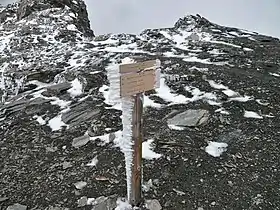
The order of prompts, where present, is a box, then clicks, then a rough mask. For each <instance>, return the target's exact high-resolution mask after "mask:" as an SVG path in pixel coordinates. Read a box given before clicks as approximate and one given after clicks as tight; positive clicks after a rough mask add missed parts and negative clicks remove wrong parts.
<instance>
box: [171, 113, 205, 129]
mask: <svg viewBox="0 0 280 210" xmlns="http://www.w3.org/2000/svg"><path fill="white" fill-rule="evenodd" d="M208 118H209V111H207V110H204V109H198V110H195V109H189V110H187V111H185V112H182V113H179V114H177V115H175V116H174V117H172V118H170V119H168V120H167V123H168V124H169V125H176V126H187V127H195V126H200V125H202V124H203V123H205V122H207V120H208Z"/></svg>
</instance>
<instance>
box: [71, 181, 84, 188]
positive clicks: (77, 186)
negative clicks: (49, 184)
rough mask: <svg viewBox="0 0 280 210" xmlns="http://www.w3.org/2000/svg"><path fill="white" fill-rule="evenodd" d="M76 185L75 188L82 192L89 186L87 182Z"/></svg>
mask: <svg viewBox="0 0 280 210" xmlns="http://www.w3.org/2000/svg"><path fill="white" fill-rule="evenodd" d="M74 185H75V187H76V188H77V189H78V190H81V189H83V188H84V187H85V186H87V183H86V182H83V181H80V182H76V183H75V184H74Z"/></svg>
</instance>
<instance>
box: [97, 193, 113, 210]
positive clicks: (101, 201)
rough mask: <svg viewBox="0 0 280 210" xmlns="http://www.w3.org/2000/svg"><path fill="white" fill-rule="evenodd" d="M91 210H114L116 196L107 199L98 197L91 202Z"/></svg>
mask: <svg viewBox="0 0 280 210" xmlns="http://www.w3.org/2000/svg"><path fill="white" fill-rule="evenodd" d="M92 205H93V208H92V210H105V209H112V210H113V209H115V208H116V207H117V195H112V196H109V197H104V196H101V197H98V198H96V199H95V200H94V201H93V202H92Z"/></svg>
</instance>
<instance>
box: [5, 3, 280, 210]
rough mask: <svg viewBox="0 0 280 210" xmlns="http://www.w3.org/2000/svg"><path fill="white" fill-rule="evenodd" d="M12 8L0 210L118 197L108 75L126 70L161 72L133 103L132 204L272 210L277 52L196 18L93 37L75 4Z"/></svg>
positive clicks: (272, 45) (114, 109) (114, 114)
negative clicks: (136, 200) (136, 165)
mask: <svg viewBox="0 0 280 210" xmlns="http://www.w3.org/2000/svg"><path fill="white" fill-rule="evenodd" d="M20 2H21V4H19V3H15V4H13V5H8V6H7V7H5V9H4V10H2V11H1V12H0V23H1V25H0V69H1V71H0V96H1V103H0V128H1V129H0V136H1V138H0V160H1V161H0V180H1V182H0V206H1V208H3V209H6V208H7V207H8V206H11V205H13V204H14V203H20V204H22V205H25V206H26V207H28V209H48V210H50V209H55V207H57V208H60V209H67V208H68V209H79V208H80V209H83V208H84V209H87V208H88V209H90V208H94V204H92V205H87V202H88V203H90V202H89V201H90V199H89V198H100V197H101V196H105V197H107V198H109V197H110V196H112V195H115V196H113V200H114V199H116V198H117V197H125V196H126V180H125V166H124V157H123V154H122V153H121V151H120V149H121V148H120V145H119V139H120V138H121V131H122V124H121V117H122V110H121V109H120V104H119V103H111V102H110V99H109V97H108V95H109V94H110V81H109V74H108V72H112V71H116V72H117V71H118V66H119V64H121V63H125V62H127V61H128V60H130V61H131V59H133V60H134V61H135V62H137V61H139V62H140V61H144V60H150V59H160V60H161V64H162V67H161V72H162V75H161V85H160V88H159V89H156V90H153V91H148V92H146V93H145V95H144V110H145V112H144V123H145V124H144V143H143V145H145V147H144V148H145V150H144V151H143V152H144V154H143V156H144V157H145V158H144V165H143V167H144V168H143V170H144V189H145V190H144V192H143V193H144V197H145V198H146V199H152V198H155V199H158V200H159V203H160V204H161V205H162V207H163V209H168V210H172V209H198V208H200V209H201V208H202V209H236V208H237V209H250V208H251V209H253V208H255V209H261V208H262V209H277V208H278V207H279V204H280V201H279V190H278V188H277V186H278V185H277V183H279V181H280V180H279V178H278V176H277V173H278V168H279V161H277V160H278V158H277V157H278V153H279V141H278V139H279V132H278V131H277V130H278V125H279V120H280V119H279V113H280V106H279V104H280V103H279V102H280V101H279V94H280V90H279V83H280V81H279V78H280V59H279V58H280V42H279V39H277V38H273V37H269V36H264V35H261V34H256V33H252V32H248V31H244V30H242V29H237V28H230V27H223V26H220V25H217V24H215V23H211V22H210V21H208V20H207V19H205V18H203V17H200V16H199V15H192V16H186V17H182V18H181V19H179V20H178V21H177V22H176V23H175V24H174V26H173V27H170V28H159V29H146V30H143V31H142V32H141V33H140V34H139V35H134V34H125V33H121V34H105V35H99V36H95V35H94V32H93V31H92V30H91V29H90V28H89V20H88V17H87V13H86V12H85V11H84V10H83V9H82V10H79V9H75V8H76V6H75V5H84V3H83V1H81V0H76V1H64V0H53V1H51V2H54V4H55V5H56V6H55V7H53V6H50V5H49V2H50V1H44V0H40V1H34V0H29V1H28V0H21V1H20ZM40 2H41V3H42V2H43V3H44V2H46V4H43V5H40V4H39V3H40ZM57 2H60V3H61V2H64V4H65V5H66V4H68V6H61V4H56V3H57ZM67 2H68V3H67ZM69 2H70V3H71V4H69ZM74 2H77V4H75V3H74ZM33 3H34V4H33ZM30 5H31V6H30ZM46 5H47V6H46ZM33 6H35V8H36V9H37V10H39V11H37V10H34V11H33V9H31V10H32V12H31V13H29V12H27V13H26V11H28V8H33ZM49 7H51V8H49ZM42 8H43V9H42ZM82 8H84V6H82ZM19 11H20V12H19ZM73 11H78V12H73ZM26 14H28V15H27V16H26ZM75 14H76V15H75ZM77 14H78V15H77ZM18 15H19V16H18ZM18 17H20V18H18ZM78 23H81V24H78ZM190 116H191V117H190ZM190 118H191V119H192V120H191V119H190ZM153 153H155V154H156V155H155V154H154V155H151V154H153ZM90 163H91V164H90ZM81 181H82V182H86V186H85V187H82V189H80V188H79V187H78V188H77V187H76V186H79V183H80V182H81ZM151 183H152V184H151ZM80 184H81V183H80ZM101 198H102V197H101ZM110 199H111V197H110ZM91 200H92V199H91ZM99 200H102V199H99ZM103 200H104V199H103ZM82 201H83V202H82ZM85 201H86V202H85ZM114 201H115V200H114ZM100 202H101V201H100ZM106 202H107V201H106ZM106 202H105V201H102V202H101V203H103V205H109V204H108V203H106ZM113 203H116V202H113ZM100 205H101V204H100ZM112 206H114V205H112ZM112 206H111V207H110V208H111V209H112V208H113V207H112ZM114 207H115V206H114Z"/></svg>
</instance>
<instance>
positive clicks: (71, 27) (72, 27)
mask: <svg viewBox="0 0 280 210" xmlns="http://www.w3.org/2000/svg"><path fill="white" fill-rule="evenodd" d="M67 30H69V31H76V30H77V27H76V26H75V25H74V24H70V25H67Z"/></svg>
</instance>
